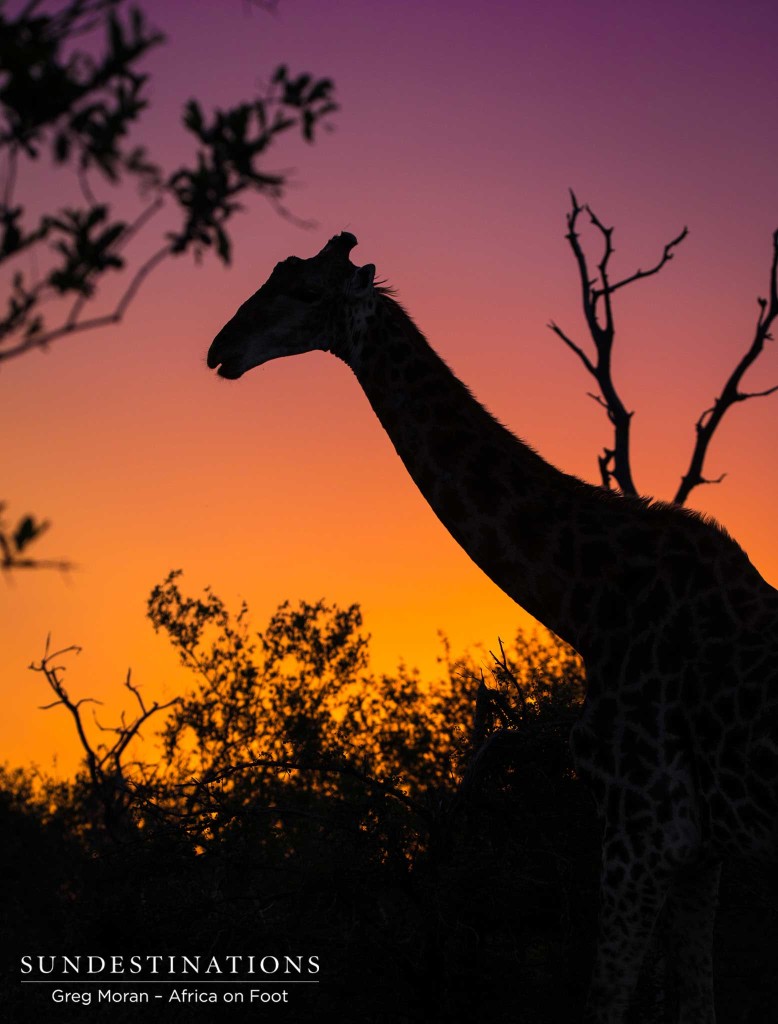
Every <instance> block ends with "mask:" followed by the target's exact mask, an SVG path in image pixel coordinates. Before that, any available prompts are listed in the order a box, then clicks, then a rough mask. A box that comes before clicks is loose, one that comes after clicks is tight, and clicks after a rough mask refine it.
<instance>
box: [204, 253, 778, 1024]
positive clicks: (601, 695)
mask: <svg viewBox="0 0 778 1024" xmlns="http://www.w3.org/2000/svg"><path fill="white" fill-rule="evenodd" d="M354 245H356V239H355V238H354V236H353V235H349V234H342V235H339V236H337V237H335V238H333V239H332V240H331V241H330V242H329V243H328V244H327V246H325V248H324V249H323V250H322V251H321V252H320V253H319V254H318V255H317V256H315V257H312V258H311V259H308V260H301V259H298V258H296V257H291V258H290V259H289V260H286V261H284V262H283V263H281V264H279V265H278V266H277V267H276V268H275V270H274V271H273V273H272V275H271V277H270V279H269V280H268V282H267V283H266V284H265V285H264V286H263V287H262V288H260V290H259V291H258V292H257V293H256V294H255V295H254V296H252V297H251V298H250V299H249V300H248V301H247V302H246V303H244V304H243V306H241V308H240V309H239V310H238V312H237V313H236V314H235V316H234V317H233V318H232V320H230V322H229V323H228V324H227V325H226V326H225V327H224V328H223V329H222V331H221V332H220V333H219V335H218V336H217V337H216V339H215V340H214V342H213V344H212V345H211V348H210V350H209V353H208V365H209V366H211V367H216V366H219V373H220V375H221V376H224V377H228V378H236V377H239V376H241V375H242V374H243V373H244V372H245V371H246V370H247V369H249V368H251V367H253V366H257V365H260V364H261V363H263V362H267V361H268V360H269V359H273V358H277V357H279V356H282V355H291V354H297V353H300V352H305V351H310V350H312V349H320V350H325V351H331V352H332V353H333V354H334V355H336V356H337V357H339V358H340V359H342V360H343V361H344V362H345V363H346V364H347V365H348V366H350V368H351V369H352V370H353V371H354V373H355V375H356V377H357V379H358V381H359V383H360V385H361V386H362V388H363V390H364V392H365V394H366V396H367V398H368V400H369V401H370V403H371V405H372V407H373V409H374V410H375V412H376V415H377V416H378V418H379V420H380V421H381V423H382V425H383V426H384V428H385V430H386V431H387V433H388V435H389V437H390V439H391V440H392V443H393V444H394V447H395V449H396V450H397V453H398V454H399V456H400V458H401V459H402V460H403V462H404V464H405V466H406V467H407V469H408V471H409V473H410V474H411V476H412V478H413V479H414V481H415V482H416V484H417V486H418V487H419V489H420V490H421V492H422V494H423V495H424V497H425V499H426V500H427V502H428V503H429V504H430V506H431V507H432V509H433V511H434V512H435V514H436V515H437V516H438V518H439V519H440V520H441V522H442V523H443V525H444V526H445V527H446V528H447V529H448V530H449V532H450V533H451V534H452V536H453V537H454V538H455V539H456V540H457V542H458V543H459V544H460V545H461V546H462V547H463V548H464V550H465V551H466V552H467V553H468V554H469V555H470V557H471V558H472V559H473V560H474V561H475V562H476V564H477V565H479V566H480V568H481V569H483V571H484V572H485V573H486V574H487V575H488V576H489V577H490V578H491V579H492V580H493V581H494V582H495V583H496V584H497V586H499V587H500V588H501V589H502V590H504V591H505V592H506V593H507V594H508V595H509V596H510V597H512V598H513V599H514V600H515V601H516V602H517V603H518V604H520V605H521V606H522V607H523V608H525V609H526V610H527V611H528V612H529V613H530V614H532V615H533V616H534V617H535V618H537V619H538V620H539V621H541V622H542V623H543V624H544V625H546V626H547V627H548V628H549V629H551V630H553V631H554V632H555V633H557V634H558V635H559V636H560V637H562V638H563V639H564V640H566V641H567V642H568V643H570V644H571V645H572V646H573V647H575V648H576V650H578V651H579V652H580V653H581V655H582V656H583V658H584V661H585V664H586V672H587V697H586V701H585V704H584V710H583V714H582V716H581V719H580V721H579V722H578V723H577V724H576V726H575V728H574V729H573V734H572V746H573V753H574V757H575V762H576V766H577V769H578V771H579V773H580V775H581V776H582V777H583V778H584V780H585V781H586V782H587V784H588V785H589V786H590V788H591V789H592V791H593V793H594V796H595V798H596V801H597V806H598V809H599V813H600V816H601V818H602V821H603V829H604V834H603V855H602V866H601V894H600V920H599V938H598V949H597V955H596V961H595V968H594V974H593V979H592V985H591V989H590V993H589V998H588V1001H587V1008H586V1020H587V1021H589V1022H596V1024H621V1022H624V1021H626V1020H628V1016H627V1014H628V1005H629V999H630V996H631V993H632V991H633V989H634V986H635V983H636V980H637V975H638V972H639V969H640V964H641V961H642V958H643V954H644V951H645V947H646V944H647V942H648V939H649V937H650V935H651V932H652V929H653V927H654V924H655V921H656V918H657V916H658V914H659V911H660V910H661V909H662V907H663V906H664V907H665V914H666V918H667V922H668V928H669V940H670V947H671V950H672V951H673V956H672V962H673V964H674V965H675V968H676V975H677V977H676V990H677V999H678V1017H677V1020H678V1022H679V1024H712V1022H713V1021H714V1020H715V1015H714V1009H713V990H712V967H711V948H712V929H713V920H714V909H715V900H716V892H717V886H718V875H719V867H720V863H721V861H722V860H723V859H725V858H729V857H739V858H742V857H745V858H750V859H753V860H755V861H761V862H764V863H766V864H768V865H770V866H771V868H770V870H772V871H775V865H776V862H777V860H778V591H776V590H774V589H773V588H772V587H771V586H769V585H768V584H767V583H766V582H765V581H764V580H763V579H762V577H761V576H760V575H759V573H758V572H757V570H756V569H755V568H754V567H753V565H752V564H751V563H750V561H749V560H748V558H747V556H746V554H745V553H744V552H743V551H742V549H741V548H740V547H739V546H738V545H737V544H736V543H735V542H734V541H733V540H732V539H731V538H730V537H729V536H728V535H727V534H726V533H725V532H724V531H723V530H721V529H720V528H719V527H717V526H715V525H713V524H711V523H709V522H707V521H705V520H704V519H703V518H702V517H700V516H698V515H695V514H693V513H689V512H687V511H686V510H682V509H679V508H676V507H671V506H667V505H662V504H657V503H651V502H649V501H646V500H643V499H637V498H629V497H621V496H618V495H614V494H612V493H610V492H607V491H603V490H602V489H601V488H596V487H592V486H590V485H589V484H586V483H584V482H582V481H580V480H578V479H576V478H574V477H571V476H568V475H566V474H564V473H562V472H560V471H559V470H557V469H555V468H554V467H552V466H551V465H549V464H548V463H546V462H545V461H544V460H543V459H542V458H541V457H540V456H539V455H538V454H537V453H535V452H534V451H533V450H532V449H531V448H530V447H529V446H528V445H526V444H525V443H524V442H522V441H520V440H519V439H518V438H517V437H515V436H514V435H513V434H512V433H510V431H508V430H507V429H506V428H505V427H503V426H502V425H501V424H500V423H498V422H497V421H496V420H495V419H494V418H493V417H492V416H491V415H490V414H489V413H488V412H487V411H486V410H485V409H484V408H483V406H481V405H480V404H479V403H478V402H477V401H476V400H475V399H474V398H473V396H472V395H471V394H470V392H469V391H468V390H467V388H466V387H465V386H464V385H463V384H462V383H461V382H460V381H459V380H457V378H456V377H455V376H454V374H453V373H452V372H451V371H450V370H449V369H448V367H447V366H446V365H445V363H444V362H443V361H442V360H441V359H440V358H439V357H438V356H437V355H436V354H435V352H434V351H433V350H432V349H431V348H430V346H429V345H428V344H427V342H426V340H425V339H424V337H423V336H422V334H421V333H420V332H419V331H418V329H417V328H416V326H415V325H414V324H413V322H412V320H411V319H410V317H409V316H408V315H407V314H406V313H405V312H404V310H403V309H402V307H401V306H400V305H399V304H398V303H397V302H396V301H395V300H394V299H393V298H392V297H391V295H390V294H388V292H387V291H386V289H382V288H379V287H377V286H375V285H374V281H373V278H374V270H375V268H374V267H372V265H368V266H366V267H361V268H358V267H354V266H353V265H352V264H351V262H350V261H349V258H348V255H349V252H350V250H351V249H352V248H353V246H354Z"/></svg>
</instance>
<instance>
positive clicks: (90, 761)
mask: <svg viewBox="0 0 778 1024" xmlns="http://www.w3.org/2000/svg"><path fill="white" fill-rule="evenodd" d="M50 639H51V638H50V637H49V638H47V640H46V649H45V651H44V654H43V657H42V658H41V660H40V661H39V662H38V663H37V664H36V663H35V662H33V663H32V664H31V665H30V668H31V669H32V671H34V672H40V673H42V674H43V676H44V677H45V679H46V682H47V683H48V685H49V687H50V688H51V690H52V692H53V693H54V695H55V697H56V700H53V701H52V702H51V703H50V704H44V705H42V708H41V710H44V711H48V710H49V709H51V708H56V707H64V708H65V709H66V710H67V711H68V712H69V714H70V715H71V716H72V718H73V723H74V726H75V730H76V734H77V735H78V740H79V743H80V744H81V749H82V751H83V754H84V762H85V765H86V769H87V774H88V778H89V786H90V790H91V796H92V800H93V802H94V804H95V805H96V807H97V809H98V814H99V820H100V823H101V825H102V826H103V827H104V828H105V830H106V831H107V832H108V833H109V834H113V835H118V834H120V833H126V831H127V829H128V827H129V826H130V824H131V823H130V820H129V811H130V808H131V807H132V806H134V805H137V804H138V803H139V800H138V796H137V794H136V792H135V789H136V787H135V785H133V782H132V781H131V779H130V774H129V773H130V772H131V770H132V769H133V768H136V769H139V770H140V771H141V772H142V774H144V775H145V774H147V768H146V766H145V765H141V764H140V763H139V762H134V763H133V762H128V761H127V760H126V759H125V758H126V754H127V751H128V748H129V747H130V744H131V743H132V742H133V740H135V739H136V738H137V737H138V736H139V735H140V730H141V729H142V727H143V726H144V725H145V724H146V722H148V720H149V719H150V718H152V717H153V716H154V715H156V714H157V713H158V712H160V711H165V710H167V709H168V708H170V707H173V706H174V705H175V704H178V703H179V699H178V698H175V699H173V700H170V701H168V702H167V703H165V704H160V703H159V702H158V701H154V703H153V704H151V705H147V704H146V702H145V701H144V699H143V696H142V694H141V692H140V689H139V688H138V687H137V686H136V685H135V684H134V683H133V682H132V679H131V676H130V672H129V671H128V672H127V678H126V680H125V683H124V685H125V687H126V688H127V690H129V692H130V693H131V694H132V695H133V697H134V699H135V702H136V703H137V705H138V709H139V710H138V711H137V713H136V714H135V717H134V718H132V719H131V720H129V719H128V718H127V717H126V716H125V713H124V712H123V711H122V713H121V719H120V722H119V725H118V726H110V727H104V726H102V725H101V724H100V723H99V722H98V720H97V717H96V716H95V718H94V725H95V727H96V728H97V729H99V730H100V731H101V732H104V733H109V734H113V736H114V737H115V738H114V739H113V741H112V742H108V743H98V744H94V743H93V742H92V741H91V740H90V738H89V732H88V729H87V727H86V724H85V723H84V719H83V716H82V714H81V708H82V707H83V705H84V704H98V705H99V704H100V703H101V701H99V700H97V699H96V698H94V697H82V698H80V699H79V700H73V698H72V697H71V696H70V695H69V693H68V691H67V690H66V689H65V684H64V681H63V675H64V671H65V669H64V665H62V664H57V659H58V658H62V657H63V656H64V655H67V654H78V653H79V651H80V648H79V647H75V646H71V647H65V648H63V649H62V650H59V651H53V652H50V651H49V644H50Z"/></svg>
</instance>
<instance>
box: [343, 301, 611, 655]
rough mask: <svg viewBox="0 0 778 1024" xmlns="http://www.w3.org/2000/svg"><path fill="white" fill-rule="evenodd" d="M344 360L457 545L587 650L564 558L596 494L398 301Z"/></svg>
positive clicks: (348, 345)
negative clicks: (455, 366)
mask: <svg viewBox="0 0 778 1024" xmlns="http://www.w3.org/2000/svg"><path fill="white" fill-rule="evenodd" d="M341 336H342V337H343V336H344V335H341ZM333 353H334V354H335V355H337V356H339V357H340V358H341V359H343V361H344V362H346V363H347V364H348V365H349V366H350V367H351V369H352V370H353V371H354V373H355V375H356V377H357V379H358V381H359V383H360V384H361V386H362V389H363V390H364V392H365V395H366V396H367V398H368V400H369V402H370V404H371V406H372V407H373V410H374V411H375V413H376V415H377V416H378V418H379V420H380V421H381V424H382V425H383V427H384V429H385V430H386V432H387V433H388V434H389V437H390V439H391V441H392V443H393V445H394V447H395V449H396V451H397V453H398V455H399V456H400V458H401V459H402V461H403V463H404V464H405V466H406V468H407V470H408V472H409V473H410V475H411V477H412V478H413V480H414V482H415V483H416V485H417V486H418V488H419V490H420V491H421V493H422V494H423V495H424V497H425V498H426V500H427V502H428V503H429V504H430V506H431V507H432V509H433V511H434V512H435V514H436V515H437V517H438V518H439V519H440V520H441V522H442V523H443V525H444V526H445V527H446V529H447V530H448V531H449V533H450V534H451V535H452V536H453V537H454V539H455V540H456V541H457V542H458V543H459V544H460V545H461V547H463V548H464V550H465V551H466V552H467V554H468V555H469V556H470V557H471V558H472V559H473V561H474V562H475V563H476V564H477V565H478V566H479V567H480V568H481V569H482V570H483V571H484V572H485V573H486V574H487V575H488V576H489V577H490V578H491V579H492V580H493V581H494V582H495V583H496V584H497V586H499V587H500V588H501V589H502V590H504V591H505V593H507V594H508V595H509V596H510V597H512V598H513V599H514V600H515V601H516V602H517V603H518V604H520V605H521V606H522V607H523V608H525V609H526V610H527V611H528V612H529V613H530V614H531V615H533V616H534V617H535V618H537V619H539V620H540V621H541V622H542V623H543V624H544V625H546V626H547V627H548V628H549V629H552V630H553V631H554V632H555V633H557V635H559V636H561V637H562V638H563V639H564V640H566V641H568V642H569V643H571V644H573V645H574V646H576V647H578V648H579V649H581V646H580V643H581V640H582V629H583V627H584V625H585V624H584V623H583V622H582V621H576V615H575V613H574V610H573V604H574V602H572V601H571V594H572V592H573V586H574V584H575V583H576V582H577V580H576V579H574V578H573V577H574V576H575V575H576V573H575V571H574V569H573V568H572V567H570V568H569V569H568V570H567V571H565V570H563V568H562V566H561V565H560V558H559V552H560V550H561V549H562V548H563V547H564V544H565V534H566V532H568V531H567V529H566V528H567V526H568V525H569V527H571V528H572V527H573V526H574V524H573V523H572V521H570V522H569V523H568V520H572V519H573V518H574V517H575V516H576V514H577V506H578V504H580V502H581V501H584V502H585V501H586V499H587V498H588V499H589V500H590V501H592V500H593V492H594V491H595V488H591V487H589V486H588V485H585V484H582V483H581V482H580V481H578V480H576V479H575V478H573V477H569V476H567V475H566V474H564V473H561V472H560V471H559V470H557V469H555V468H554V467H553V466H551V465H549V464H548V463H547V462H545V461H544V460H543V459H542V458H541V457H540V456H539V455H538V454H537V453H536V452H534V451H533V450H532V448H530V447H529V446H528V445H526V444H524V443H523V442H522V441H520V440H519V439H518V438H517V437H516V436H515V435H514V434H512V433H511V432H510V431H509V430H507V429H506V428H505V427H504V426H503V425H502V424H500V423H499V422H498V421H497V420H496V419H495V418H494V417H493V416H492V415H491V414H490V413H489V412H488V411H487V410H486V409H485V408H484V407H483V406H482V405H480V404H479V403H478V402H477V401H476V400H475V398H474V397H473V396H472V395H471V393H470V392H469V391H468V389H467V388H466V387H465V385H464V384H462V382H461V381H459V380H458V379H457V377H455V376H454V374H453V373H452V372H451V370H450V369H449V368H448V366H446V364H445V363H444V362H443V360H442V359H441V358H440V357H439V356H438V355H437V354H436V353H435V352H434V351H433V350H432V348H431V347H430V346H429V344H428V343H427V341H426V339H425V338H424V336H423V335H422V334H421V332H420V331H419V330H418V329H417V328H416V326H415V324H414V323H413V321H412V320H411V319H410V317H409V316H408V315H407V314H406V313H405V312H404V310H403V309H402V308H401V307H400V305H399V304H398V303H396V302H395V301H394V300H393V299H391V298H389V297H388V296H385V295H379V296H378V297H377V299H376V304H375V307H374V309H372V310H371V311H370V312H369V314H368V315H367V316H366V317H365V318H364V321H363V322H362V323H361V325H360V326H359V327H352V329H351V331H350V333H349V334H348V335H346V340H345V341H344V342H343V343H342V344H341V345H339V346H334V347H333ZM587 492H592V495H591V496H590V495H588V494H587ZM587 518H589V519H591V520H592V521H593V522H596V519H597V517H596V514H592V515H591V516H590V517H587ZM561 561H562V562H563V560H561ZM579 604H580V602H579Z"/></svg>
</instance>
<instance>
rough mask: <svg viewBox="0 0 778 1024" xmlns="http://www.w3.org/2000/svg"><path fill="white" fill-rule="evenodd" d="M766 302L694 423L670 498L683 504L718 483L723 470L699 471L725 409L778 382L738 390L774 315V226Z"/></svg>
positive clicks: (777, 297)
mask: <svg viewBox="0 0 778 1024" xmlns="http://www.w3.org/2000/svg"><path fill="white" fill-rule="evenodd" d="M768 293H769V296H770V299H769V302H768V300H767V299H763V298H759V299H757V303H758V305H759V316H758V318H757V321H756V328H755V330H754V337H753V340H752V342H751V344H750V346H749V347H748V349H747V351H746V352H745V354H744V355H743V357H742V358H741V359H740V361H739V362H738V363H737V365H736V366H735V369H734V370H733V371H732V373H731V374H730V375H729V377H728V378H727V381H726V383H725V384H724V387H723V388H722V389H721V393H720V394H719V396H718V397H717V398H716V399H714V402H713V405H712V406H710V408H708V409H706V410H705V411H704V412H702V413H701V414H700V416H699V418H698V420H697V422H696V423H695V425H694V429H695V433H696V438H695V442H694V447H693V449H692V455H691V460H690V462H689V468H688V469H687V471H686V473H685V474H684V475H683V476H682V477H681V483H680V485H679V487H678V490H677V491H676V494H675V497H674V498H673V501H674V502H675V503H676V504H678V505H683V504H684V503H685V502H686V500H687V498H688V497H689V495H690V493H691V492H692V491H693V490H694V488H695V487H699V486H700V485H701V484H710V483H720V482H721V481H722V480H723V479H724V477H725V476H726V474H724V473H722V474H721V476H719V477H717V478H716V479H714V480H708V479H706V478H705V477H704V475H703V469H704V465H705V459H706V457H707V454H708V448H709V447H710V443H711V441H712V439H713V435H714V434H715V433H716V430H717V429H718V427H719V425H720V423H721V421H722V419H723V418H724V416H725V414H726V412H727V410H729V409H730V408H731V407H732V406H733V405H736V404H737V403H739V402H747V401H749V400H750V399H752V398H765V397H766V396H767V395H772V394H775V393H776V391H778V385H776V386H775V387H771V388H766V389H765V390H764V391H741V390H740V382H741V381H742V380H743V377H744V375H745V373H746V371H747V370H748V369H749V368H750V367H751V366H752V365H753V364H754V363H755V362H756V360H757V359H758V358H759V356H760V355H761V354H762V352H763V351H764V346H765V342H766V341H770V340H772V335H771V334H770V329H771V327H772V325H773V323H774V321H775V319H776V317H778V230H776V231H775V232H774V233H773V256H772V264H771V267H770V283H769V292H768Z"/></svg>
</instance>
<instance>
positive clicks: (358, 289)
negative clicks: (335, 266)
mask: <svg viewBox="0 0 778 1024" xmlns="http://www.w3.org/2000/svg"><path fill="white" fill-rule="evenodd" d="M374 280H375V264H374V263H366V264H365V266H364V267H357V269H356V270H355V271H354V274H353V276H352V278H351V289H350V291H351V294H352V295H353V296H354V297H355V298H357V299H361V298H362V297H363V296H365V295H367V293H368V292H369V291H370V290H371V289H372V287H373V281H374Z"/></svg>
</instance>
